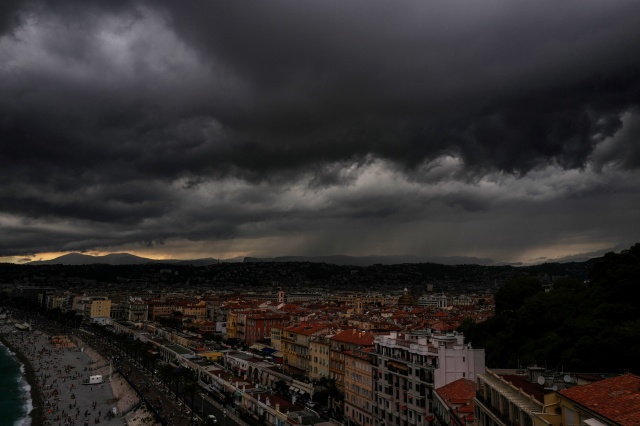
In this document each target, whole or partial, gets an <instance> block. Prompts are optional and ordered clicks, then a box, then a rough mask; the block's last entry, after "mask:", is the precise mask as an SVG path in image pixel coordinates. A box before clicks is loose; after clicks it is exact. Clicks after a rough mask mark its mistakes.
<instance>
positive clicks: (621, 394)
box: [559, 374, 640, 426]
mask: <svg viewBox="0 0 640 426" xmlns="http://www.w3.org/2000/svg"><path fill="white" fill-rule="evenodd" d="M559 393H560V394H561V395H562V396H564V397H566V398H568V399H570V400H572V401H574V402H576V403H578V404H580V405H582V406H584V407H586V408H588V409H589V410H591V411H593V412H595V413H596V414H599V415H601V416H603V417H606V418H607V419H609V420H612V421H614V422H616V423H618V424H620V425H623V426H626V425H629V426H631V425H637V424H638V413H640V376H636V375H635V374H625V375H623V376H618V377H614V378H611V379H605V380H601V381H599V382H594V383H589V384H587V385H582V386H575V387H572V388H569V389H564V390H562V391H560V392H559Z"/></svg>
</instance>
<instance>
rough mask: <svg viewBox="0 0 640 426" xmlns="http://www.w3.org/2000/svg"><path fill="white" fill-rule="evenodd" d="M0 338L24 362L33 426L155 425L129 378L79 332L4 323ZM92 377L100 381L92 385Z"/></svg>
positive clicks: (0, 329)
mask: <svg viewBox="0 0 640 426" xmlns="http://www.w3.org/2000/svg"><path fill="white" fill-rule="evenodd" d="M0 339H1V340H2V341H3V343H4V345H5V346H7V347H8V348H10V349H11V350H12V351H13V352H14V353H15V354H16V356H17V357H18V359H19V360H20V361H21V362H22V363H23V364H24V371H25V376H26V379H27V382H28V383H29V384H30V385H31V399H32V404H33V410H32V411H31V413H30V416H31V419H32V425H33V426H39V425H45V426H53V425H80V426H82V425H85V426H88V425H93V424H99V423H103V422H105V421H108V422H109V424H110V425H130V426H131V425H136V424H146V425H153V424H155V421H154V419H153V416H152V415H151V414H150V413H149V412H147V410H146V408H144V406H140V405H139V402H140V399H139V397H138V395H137V394H136V393H135V392H134V391H133V389H131V387H130V386H129V385H128V384H127V382H126V381H125V380H124V379H123V378H122V377H120V375H119V374H118V373H114V372H113V370H112V369H111V367H110V365H109V362H108V361H107V360H105V359H104V358H103V357H102V356H101V355H100V354H99V353H97V352H96V351H95V350H93V349H92V348H91V347H89V346H87V345H86V343H85V342H84V341H83V340H82V339H80V338H79V337H77V336H74V335H59V336H52V335H49V334H47V333H45V332H43V331H41V330H35V331H19V332H18V331H16V330H15V328H14V327H12V326H10V325H3V326H1V327H0ZM110 372H112V373H113V374H112V375H111V377H110ZM91 376H93V378H94V379H93V381H95V382H96V383H94V384H87V382H89V378H90V377H91ZM123 414H125V415H123Z"/></svg>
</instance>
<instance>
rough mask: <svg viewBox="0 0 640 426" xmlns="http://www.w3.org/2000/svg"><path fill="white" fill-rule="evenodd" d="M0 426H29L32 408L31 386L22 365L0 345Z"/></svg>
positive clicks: (11, 353)
mask: <svg viewBox="0 0 640 426" xmlns="http://www.w3.org/2000/svg"><path fill="white" fill-rule="evenodd" d="M0 389H1V391H0V392H1V393H2V395H0V425H7V426H30V425H31V417H29V413H30V412H31V409H32V408H33V404H32V401H31V386H29V384H28V383H27V381H26V380H25V375H24V365H22V364H21V363H20V361H19V360H18V358H16V356H15V354H14V353H13V352H11V351H10V350H9V349H8V348H6V347H5V346H4V345H2V343H0Z"/></svg>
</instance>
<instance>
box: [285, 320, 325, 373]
mask: <svg viewBox="0 0 640 426" xmlns="http://www.w3.org/2000/svg"><path fill="white" fill-rule="evenodd" d="M327 331H328V326H327V324H319V323H301V324H295V325H292V326H289V327H285V328H284V330H282V336H281V346H282V352H283V353H284V365H285V369H286V370H287V371H288V372H290V373H292V374H302V375H306V374H308V372H309V342H310V341H311V336H315V335H318V334H321V333H326V332H327Z"/></svg>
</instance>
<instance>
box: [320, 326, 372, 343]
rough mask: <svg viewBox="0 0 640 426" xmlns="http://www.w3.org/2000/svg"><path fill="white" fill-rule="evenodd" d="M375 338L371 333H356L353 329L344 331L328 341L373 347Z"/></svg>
mask: <svg viewBox="0 0 640 426" xmlns="http://www.w3.org/2000/svg"><path fill="white" fill-rule="evenodd" d="M374 339H375V336H374V335H373V333H369V332H366V331H365V332H362V331H357V330H355V329H351V330H344V331H341V332H340V333H338V334H334V335H333V336H331V337H330V338H329V340H336V341H338V342H345V343H352V344H354V345H359V346H370V345H373V341H374Z"/></svg>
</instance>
